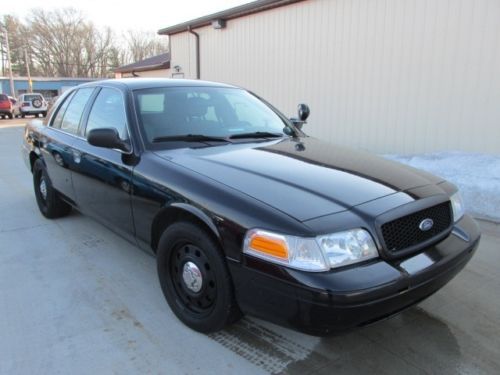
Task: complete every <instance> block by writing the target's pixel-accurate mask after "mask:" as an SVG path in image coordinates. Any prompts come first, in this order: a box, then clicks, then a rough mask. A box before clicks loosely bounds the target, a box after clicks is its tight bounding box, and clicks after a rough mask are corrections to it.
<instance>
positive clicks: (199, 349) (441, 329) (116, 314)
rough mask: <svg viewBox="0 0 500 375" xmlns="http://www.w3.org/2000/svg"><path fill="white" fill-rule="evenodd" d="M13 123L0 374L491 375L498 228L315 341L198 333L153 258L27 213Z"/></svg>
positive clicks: (95, 228)
mask: <svg viewBox="0 0 500 375" xmlns="http://www.w3.org/2000/svg"><path fill="white" fill-rule="evenodd" d="M19 123H20V121H16V120H13V121H7V120H0V197H1V198H0V374H34V373H39V374H68V373H71V374H80V373H81V374H88V373H99V374H108V373H120V374H124V373H141V374H142V373H155V374H207V373H216V374H233V373H238V374H258V373H288V374H316V373H318V374H323V373H325V374H326V373H328V374H333V373H335V374H338V373H366V372H372V373H376V374H386V373H387V374H414V373H415V374H419V373H435V374H455V373H463V374H498V373H500V229H499V227H498V226H496V225H492V224H487V223H482V227H483V231H484V234H483V239H482V242H481V245H480V248H479V250H478V252H477V254H476V256H475V257H474V258H473V260H472V261H471V262H470V263H469V265H468V266H467V267H466V268H465V270H464V271H462V273H461V274H459V275H458V276H457V277H456V278H455V279H454V280H452V281H451V283H450V284H448V285H447V286H446V287H445V288H444V289H442V290H441V291H439V292H438V293H437V294H435V295H434V296H432V297H430V298H429V299H428V300H426V301H425V302H423V303H422V304H420V305H419V306H418V307H414V308H411V309H409V310H407V311H406V312H404V313H402V314H400V315H399V316H397V317H394V318H392V319H389V320H386V321H383V322H380V323H377V324H375V325H372V326H370V327H366V328H363V329H359V330H357V331H354V332H351V333H348V334H344V335H342V336H337V337H329V338H317V337H311V336H306V335H302V334H300V333H297V332H294V331H291V330H288V329H285V328H281V327H277V326H275V325H272V324H269V323H266V322H263V321H260V320H257V319H253V318H245V319H243V320H242V321H241V322H239V323H237V324H236V325H234V326H232V327H230V328H228V329H227V330H225V331H223V332H220V333H217V334H213V335H209V336H206V335H202V334H199V333H196V332H193V331H191V330H190V329H188V328H186V327H185V326H183V325H182V324H181V323H180V322H179V321H178V320H177V319H176V318H175V316H174V315H173V313H172V312H171V311H170V310H169V308H168V306H167V304H166V302H165V301H164V299H163V295H162V293H161V290H160V287H159V285H158V282H157V277H156V268H155V260H154V258H152V257H151V256H149V255H147V254H145V253H143V252H142V251H140V250H139V249H138V248H136V247H135V246H134V245H132V244H130V243H128V242H126V241H125V240H123V239H121V238H120V237H118V236H116V235H115V234H113V233H112V232H110V231H109V230H107V229H106V228H104V227H102V226H101V225H100V224H98V223H96V222H94V221H93V220H91V219H89V218H87V217H85V216H83V215H81V214H79V213H77V212H74V213H73V214H71V215H70V216H69V217H66V218H64V219H59V220H55V221H50V220H47V219H45V218H43V217H42V216H41V215H40V214H39V212H38V208H37V207H36V203H35V199H34V195H33V192H32V183H31V175H30V173H29V172H28V171H27V170H26V168H25V166H24V164H23V162H22V159H21V155H20V143H21V137H22V133H23V128H22V127H20V126H18V125H17V126H16V124H19Z"/></svg>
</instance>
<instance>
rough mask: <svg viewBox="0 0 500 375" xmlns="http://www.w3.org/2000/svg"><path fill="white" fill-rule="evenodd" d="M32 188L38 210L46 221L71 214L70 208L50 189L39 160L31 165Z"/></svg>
mask: <svg viewBox="0 0 500 375" xmlns="http://www.w3.org/2000/svg"><path fill="white" fill-rule="evenodd" d="M33 187H34V189H35V197H36V203H37V204H38V208H39V209H40V212H41V213H42V215H43V216H45V217H46V218H47V219H55V218H58V217H63V216H66V215H68V214H69V213H70V212H71V206H70V205H69V204H68V203H66V202H65V201H63V200H62V199H61V198H60V197H59V194H58V193H57V191H56V190H55V189H54V188H53V187H52V183H51V182H50V178H49V176H48V174H47V171H46V169H45V166H44V164H43V162H42V161H41V160H40V159H37V160H36V161H35V164H34V165H33Z"/></svg>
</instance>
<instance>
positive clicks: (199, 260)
mask: <svg viewBox="0 0 500 375" xmlns="http://www.w3.org/2000/svg"><path fill="white" fill-rule="evenodd" d="M193 265H194V267H193ZM157 267H158V276H159V279H160V285H161V288H162V290H163V294H164V295H165V298H166V300H167V302H168V304H169V306H170V308H171V309H172V311H173V312H174V314H175V315H176V316H177V318H179V320H181V321H182V322H183V323H184V324H185V325H187V326H188V327H190V328H192V329H194V330H195V331H198V332H202V333H210V332H216V331H219V330H221V329H222V328H224V327H225V326H226V325H228V324H230V323H233V322H235V321H236V320H238V319H239V318H240V317H241V315H242V314H241V312H240V310H239V308H238V306H237V304H236V300H235V298H234V289H233V288H234V287H233V283H232V280H231V276H230V274H229V270H228V269H227V265H226V263H225V260H224V257H223V255H222V252H221V250H220V248H219V246H218V245H217V243H216V242H215V241H214V240H213V239H212V237H211V236H210V235H209V234H207V233H206V232H205V231H204V230H203V229H201V228H200V227H199V226H198V225H196V224H193V223H190V222H178V223H174V224H172V225H171V226H169V227H168V228H167V229H166V230H165V232H163V234H162V236H161V238H160V241H159V244H158V252H157ZM186 275H187V276H186ZM189 276H191V278H190V277H189ZM186 279H187V282H186Z"/></svg>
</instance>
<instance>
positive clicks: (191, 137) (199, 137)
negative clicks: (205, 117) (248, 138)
mask: <svg viewBox="0 0 500 375" xmlns="http://www.w3.org/2000/svg"><path fill="white" fill-rule="evenodd" d="M170 141H184V142H229V140H228V139H227V138H223V137H211V136H209V135H203V134H183V135H168V136H164V137H156V138H153V141H152V142H153V143H158V142H170Z"/></svg>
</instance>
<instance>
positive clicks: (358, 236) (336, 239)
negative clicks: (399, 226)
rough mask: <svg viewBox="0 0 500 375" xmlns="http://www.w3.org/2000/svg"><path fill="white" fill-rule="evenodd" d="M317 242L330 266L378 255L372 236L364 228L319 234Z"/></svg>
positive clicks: (344, 264)
mask: <svg viewBox="0 0 500 375" xmlns="http://www.w3.org/2000/svg"><path fill="white" fill-rule="evenodd" d="M318 243H319V245H320V246H321V249H322V250H323V252H324V253H325V255H326V257H327V259H328V262H329V264H330V267H331V268H334V267H340V266H346V265H348V264H352V263H357V262H361V261H363V260H367V259H372V258H376V257H378V251H377V247H376V246H375V243H374V242H373V239H372V236H370V234H369V233H368V232H367V231H366V230H364V229H354V230H349V231H346V232H339V233H333V234H328V235H326V236H321V237H318Z"/></svg>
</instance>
